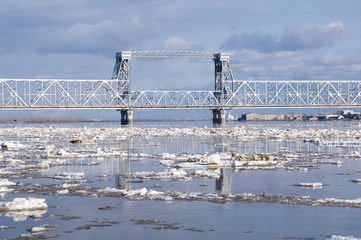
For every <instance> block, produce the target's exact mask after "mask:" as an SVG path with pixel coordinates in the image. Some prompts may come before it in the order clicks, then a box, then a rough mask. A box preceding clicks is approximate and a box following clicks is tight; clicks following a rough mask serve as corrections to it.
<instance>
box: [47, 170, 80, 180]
mask: <svg viewBox="0 0 361 240" xmlns="http://www.w3.org/2000/svg"><path fill="white" fill-rule="evenodd" d="M84 176H85V175H84V172H63V173H59V174H58V175H55V176H54V178H55V179H59V180H82V179H84Z"/></svg>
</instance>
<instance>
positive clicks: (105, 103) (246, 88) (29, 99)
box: [0, 50, 361, 111]
mask: <svg viewBox="0 0 361 240" xmlns="http://www.w3.org/2000/svg"><path fill="white" fill-rule="evenodd" d="M115 58H116V62H115V66H114V70H113V74H112V78H111V79H110V80H70V79H0V109H2V110H7V109H118V110H123V111H128V110H131V109H142V108H148V109H164V108H166V109H167V108H168V109H169V108H187V109H188V108H194V109H196V108H198V109H213V110H223V109H230V108H309V107H316V108H319V107H360V106H361V81H351V80H342V81H323V80H312V81H311V80H303V81H301V80H299V81H294V80H289V81H287V80H279V81H267V80H264V81H250V80H249V81H244V80H235V79H234V77H233V74H232V70H231V65H230V61H229V59H230V55H229V53H208V52H194V51H162V50H160V51H123V52H118V53H116V54H115ZM132 58H198V59H211V60H213V61H214V66H215V67H214V69H215V75H214V89H213V90H205V91H136V90H135V91H134V90H131V79H130V61H131V59H132Z"/></svg>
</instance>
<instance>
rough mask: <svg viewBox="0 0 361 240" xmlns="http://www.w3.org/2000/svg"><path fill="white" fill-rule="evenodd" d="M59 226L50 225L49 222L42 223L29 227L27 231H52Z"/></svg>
mask: <svg viewBox="0 0 361 240" xmlns="http://www.w3.org/2000/svg"><path fill="white" fill-rule="evenodd" d="M58 227H59V226H50V225H49V224H43V225H40V226H35V227H32V228H31V229H29V230H28V231H29V232H31V233H42V232H52V231H54V230H55V229H56V228H58Z"/></svg>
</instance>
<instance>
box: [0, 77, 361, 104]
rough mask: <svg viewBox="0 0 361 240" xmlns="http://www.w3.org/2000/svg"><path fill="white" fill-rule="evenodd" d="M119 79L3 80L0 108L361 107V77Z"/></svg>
mask: <svg viewBox="0 0 361 240" xmlns="http://www.w3.org/2000/svg"><path fill="white" fill-rule="evenodd" d="M118 87H119V81H118V80H64V79H0V109H87V108H92V109H93V108H98V109H130V108H154V109H157V108H158V109H159V108H205V109H219V108H258V107H260V108H297V107H360V106H361V81H347V80H344V81H317V80H313V81H236V80H234V81H233V88H234V89H233V92H232V93H231V94H225V95H223V96H221V98H220V95H219V92H217V91H133V92H130V94H129V98H124V97H123V96H122V92H119V88H118Z"/></svg>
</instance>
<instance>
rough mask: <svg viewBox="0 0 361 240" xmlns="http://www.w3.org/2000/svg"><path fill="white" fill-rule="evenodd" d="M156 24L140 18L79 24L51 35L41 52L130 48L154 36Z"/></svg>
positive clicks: (85, 51) (93, 51)
mask: <svg viewBox="0 0 361 240" xmlns="http://www.w3.org/2000/svg"><path fill="white" fill-rule="evenodd" d="M153 34H154V27H153V26H152V25H151V24H149V23H148V24H147V23H145V22H144V21H142V20H141V19H139V18H136V17H135V18H133V19H128V20H127V21H126V22H124V21H112V20H104V21H101V22H98V23H94V24H89V23H75V24H73V25H71V26H69V27H67V28H65V29H61V30H58V31H56V32H54V33H51V34H49V36H48V39H47V40H46V41H45V42H46V44H44V45H43V46H41V47H40V48H39V49H38V51H40V52H61V53H101V52H114V51H116V50H119V49H120V48H121V49H128V48H131V46H132V45H135V44H137V43H139V42H141V41H143V40H144V39H146V38H150V37H152V36H153Z"/></svg>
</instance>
